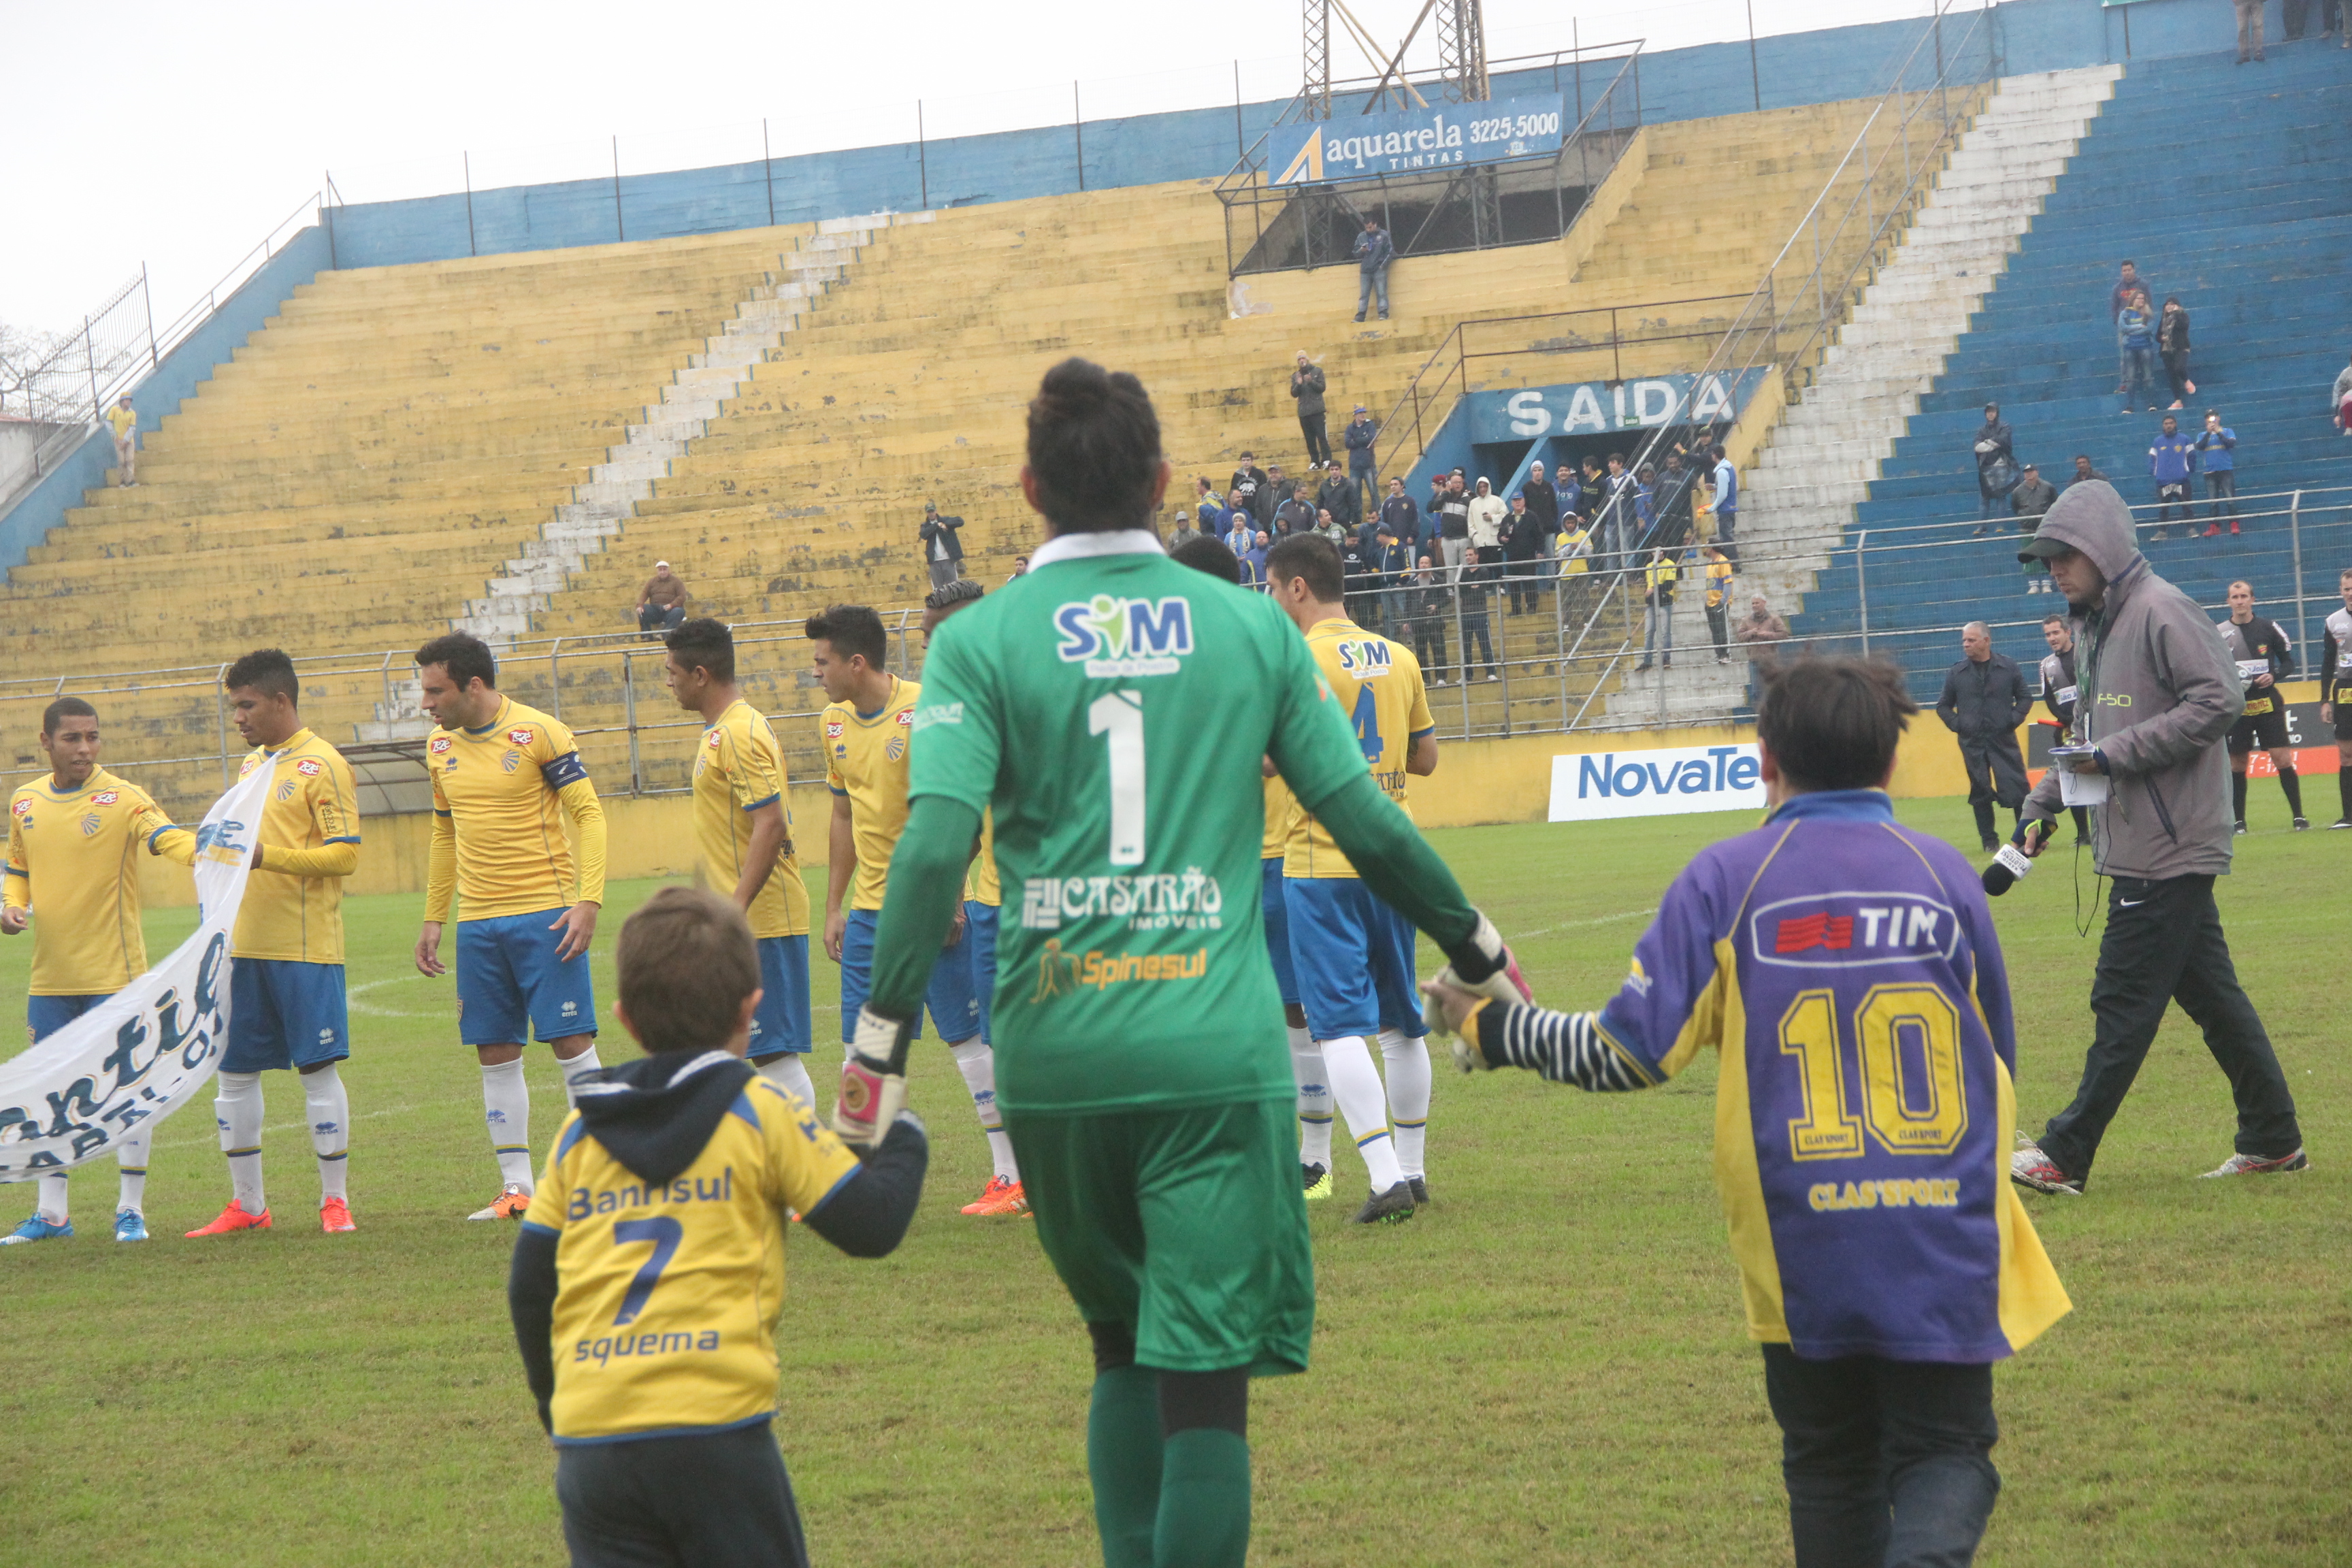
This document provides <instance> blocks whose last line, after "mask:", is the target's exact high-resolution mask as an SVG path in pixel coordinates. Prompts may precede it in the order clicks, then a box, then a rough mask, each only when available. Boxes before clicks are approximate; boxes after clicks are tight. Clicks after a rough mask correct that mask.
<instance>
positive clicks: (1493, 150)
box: [1266, 95, 1568, 185]
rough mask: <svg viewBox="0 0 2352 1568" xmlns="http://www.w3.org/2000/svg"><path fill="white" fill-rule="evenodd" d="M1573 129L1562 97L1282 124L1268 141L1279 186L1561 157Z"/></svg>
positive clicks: (1270, 162) (1439, 106) (1269, 163)
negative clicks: (1546, 155) (1541, 156)
mask: <svg viewBox="0 0 2352 1568" xmlns="http://www.w3.org/2000/svg"><path fill="white" fill-rule="evenodd" d="M1567 131H1568V120H1567V116H1566V115H1565V114H1564V113H1562V112H1561V100H1560V99H1559V97H1558V96H1556V95H1555V96H1552V97H1549V98H1545V97H1536V98H1507V99H1502V100H1496V101H1491V102H1487V103H1439V104H1432V105H1431V106H1429V107H1428V108H1426V109H1410V110H1402V111H1401V112H1398V113H1393V114H1351V115H1349V116H1348V117H1347V118H1346V119H1344V120H1311V121H1307V122H1306V123H1305V124H1303V125H1285V126H1282V127H1280V128H1279V129H1277V130H1276V132H1274V133H1273V135H1272V136H1271V137H1270V138H1269V139H1268V143H1267V145H1268V153H1267V163H1266V166H1267V167H1268V168H1270V169H1272V170H1274V171H1275V174H1274V179H1273V182H1272V183H1273V184H1277V185H1319V184H1325V183H1327V182H1328V181H1335V180H1361V179H1369V178H1370V177H1371V176H1372V175H1374V174H1419V173H1422V172H1423V171H1424V170H1429V169H1450V168H1454V167H1457V166H1460V165H1463V164H1467V163H1499V162H1501V161H1502V160H1503V159H1506V158H1527V157H1532V156H1534V155H1536V154H1537V153H1557V152H1559V149H1560V143H1561V142H1562V140H1563V139H1564V138H1565V136H1566V134H1567Z"/></svg>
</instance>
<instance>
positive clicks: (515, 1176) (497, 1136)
mask: <svg viewBox="0 0 2352 1568" xmlns="http://www.w3.org/2000/svg"><path fill="white" fill-rule="evenodd" d="M482 1119H483V1120H484V1121H487V1122H488V1124H489V1129H490V1152H492V1153H493V1154H496V1155H497V1156H498V1159H499V1181H500V1182H501V1183H504V1184H506V1185H508V1186H511V1187H520V1188H521V1189H522V1190H523V1191H525V1192H527V1193H528V1192H531V1191H534V1190H536V1188H537V1185H538V1184H537V1183H535V1182H534V1181H532V1180H531V1174H530V1081H529V1080H528V1079H525V1078H524V1077H523V1076H522V1058H520V1057H517V1058H515V1059H514V1060H512V1061H510V1062H500V1063H499V1065H498V1066H496V1067H485V1068H483V1069H482Z"/></svg>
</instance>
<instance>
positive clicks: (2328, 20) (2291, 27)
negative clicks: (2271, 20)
mask: <svg viewBox="0 0 2352 1568" xmlns="http://www.w3.org/2000/svg"><path fill="white" fill-rule="evenodd" d="M2317 9H2318V12H2319V32H2318V33H2317V35H2315V36H2316V37H2322V38H2324V37H2327V35H2328V34H2330V33H2333V32H2335V31H2336V26H2337V24H2338V22H2339V21H2340V20H2341V19H2342V7H2341V6H2339V5H2337V4H2336V0H2318V6H2317ZM2312 10H2313V5H2312V0H2284V4H2283V5H2280V6H2279V20H2280V21H2281V22H2283V23H2284V24H2285V25H2286V36H2287V37H2288V39H2289V40H2290V41H2292V40H2294V39H2296V38H2300V37H2303V26H2304V24H2305V22H2306V21H2308V20H2309V19H2310V16H2311V13H2312ZM2338 47H2352V35H2347V38H2345V39H2340V40H2339V41H2338Z"/></svg>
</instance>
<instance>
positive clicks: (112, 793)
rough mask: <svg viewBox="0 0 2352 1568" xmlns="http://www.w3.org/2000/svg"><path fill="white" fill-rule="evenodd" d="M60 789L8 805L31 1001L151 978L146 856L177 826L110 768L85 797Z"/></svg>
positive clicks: (14, 897) (10, 876)
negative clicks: (29, 917) (145, 925)
mask: <svg viewBox="0 0 2352 1568" xmlns="http://www.w3.org/2000/svg"><path fill="white" fill-rule="evenodd" d="M50 785H51V781H50V780H49V779H47V778H42V779H37V780H36V781H35V782H33V783H31V784H19V785H18V786H17V787H16V793H15V794H13V795H10V796H9V797H8V863H7V874H6V877H5V881H6V883H7V887H6V889H5V899H6V903H7V907H8V908H10V909H15V910H22V909H29V910H32V911H33V980H32V984H31V986H30V988H29V989H30V994H32V995H35V996H110V995H112V994H114V993H115V992H117V991H120V990H121V989H122V988H123V987H124V986H125V985H128V984H131V981H132V980H133V979H134V978H136V977H137V976H139V975H141V974H143V973H146V970H147V942H146V939H145V937H144V936H143V935H142V932H141V930H140V924H139V915H140V910H139V862H138V855H139V852H140V850H141V849H142V847H145V846H147V845H149V844H150V843H152V841H153V839H154V838H155V837H156V836H157V835H158V834H160V833H163V832H165V831H167V830H169V828H170V827H171V823H172V819H171V818H170V817H169V816H165V815H164V813H163V808H162V807H161V806H158V805H156V804H155V803H154V802H153V801H152V800H151V799H149V798H148V795H147V792H146V791H145V790H142V789H141V788H140V787H139V786H138V785H137V784H125V783H124V782H123V781H122V780H121V779H119V778H117V777H115V776H114V775H113V774H112V773H108V772H107V771H106V770H105V769H104V768H92V769H91V770H90V773H89V778H88V779H86V780H84V781H83V782H82V785H81V787H80V788H79V789H75V790H68V791H65V792H63V793H60V792H58V790H56V789H53V788H52V787H50ZM191 837H193V835H192V836H191Z"/></svg>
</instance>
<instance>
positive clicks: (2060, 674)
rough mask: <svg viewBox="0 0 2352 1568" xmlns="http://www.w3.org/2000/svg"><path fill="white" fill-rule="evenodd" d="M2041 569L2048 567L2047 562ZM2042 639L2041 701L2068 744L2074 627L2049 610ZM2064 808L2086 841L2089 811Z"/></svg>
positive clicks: (2060, 740)
mask: <svg viewBox="0 0 2352 1568" xmlns="http://www.w3.org/2000/svg"><path fill="white" fill-rule="evenodd" d="M2042 569H2043V570H2044V571H2045V572H2046V571H2047V570H2049V568H2048V566H2047V565H2044V567H2043V568H2042ZM2042 641H2043V642H2045V643H2048V644H2049V645H2050V651H2049V652H2048V653H2046V654H2044V655H2042V706H2043V707H2044V708H2047V709H2049V710H2050V717H2052V718H2053V719H2055V720H2057V721H2058V743H2059V744H2061V745H2066V744H2070V743H2071V741H2072V737H2073V735H2074V697H2075V689H2074V627H2073V626H2070V625H2069V624H2068V623H2067V620H2066V617H2065V616H2062V615H2060V614H2059V613H2058V612H2057V611H2055V610H2053V611H2051V612H2050V613H2049V614H2048V615H2046V616H2042ZM2067 809H2068V810H2070V811H2072V812H2073V813H2074V842H2075V843H2077V844H2088V843H2089V842H2090V841H2091V820H2090V813H2089V811H2088V810H2087V809H2086V808H2084V807H2083V806H2079V805H2076V806H2069V807H2068V808H2067Z"/></svg>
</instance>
